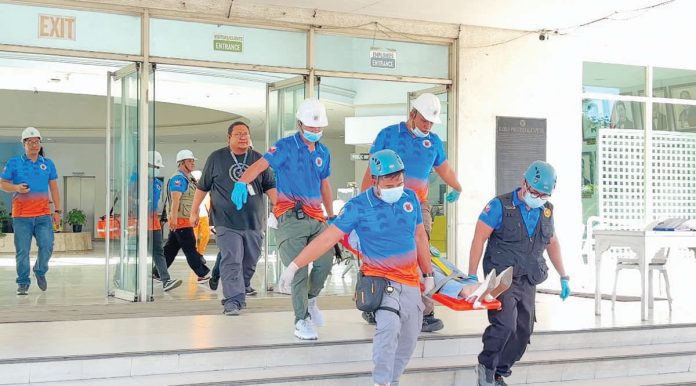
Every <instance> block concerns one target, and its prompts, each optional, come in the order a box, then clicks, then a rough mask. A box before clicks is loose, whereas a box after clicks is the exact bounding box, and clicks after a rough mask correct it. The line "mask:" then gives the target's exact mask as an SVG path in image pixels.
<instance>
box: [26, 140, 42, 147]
mask: <svg viewBox="0 0 696 386" xmlns="http://www.w3.org/2000/svg"><path fill="white" fill-rule="evenodd" d="M24 143H26V144H27V145H32V146H37V145H41V140H40V139H27V140H25V141H24Z"/></svg>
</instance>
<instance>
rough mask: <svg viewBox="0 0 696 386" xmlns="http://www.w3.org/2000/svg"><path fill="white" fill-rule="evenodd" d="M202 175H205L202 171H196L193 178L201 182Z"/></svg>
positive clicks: (192, 174)
mask: <svg viewBox="0 0 696 386" xmlns="http://www.w3.org/2000/svg"><path fill="white" fill-rule="evenodd" d="M202 175H203V173H201V171H200V170H194V171H192V172H191V176H193V178H195V179H196V180H200V179H201V176H202Z"/></svg>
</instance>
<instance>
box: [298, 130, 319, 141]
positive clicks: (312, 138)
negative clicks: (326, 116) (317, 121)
mask: <svg viewBox="0 0 696 386" xmlns="http://www.w3.org/2000/svg"><path fill="white" fill-rule="evenodd" d="M322 134H324V132H323V131H320V132H318V133H312V132H311V131H307V130H302V136H303V137H304V139H306V140H308V141H309V142H317V141H318V140H319V139H321V136H322Z"/></svg>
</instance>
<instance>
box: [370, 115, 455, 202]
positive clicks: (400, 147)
mask: <svg viewBox="0 0 696 386" xmlns="http://www.w3.org/2000/svg"><path fill="white" fill-rule="evenodd" d="M383 149H391V150H394V151H395V152H396V153H397V154H399V157H401V160H402V161H404V167H405V171H404V173H405V177H406V180H405V184H406V187H407V188H409V189H412V190H414V191H415V192H416V194H417V195H418V199H419V200H420V202H425V201H427V200H428V176H429V175H430V172H431V171H432V169H433V167H438V166H440V165H442V163H443V162H445V161H446V160H447V155H446V154H445V147H444V145H443V143H442V140H441V139H440V137H439V136H438V135H437V134H435V133H433V132H430V135H428V136H427V137H425V138H420V137H416V136H414V135H413V134H412V133H411V132H410V131H409V129H408V128H407V127H406V123H405V122H401V123H399V124H397V125H391V126H388V127H386V128H384V129H382V131H380V132H379V134H377V138H375V142H374V143H373V144H372V147H371V148H370V154H373V153H375V152H377V151H379V150H383Z"/></svg>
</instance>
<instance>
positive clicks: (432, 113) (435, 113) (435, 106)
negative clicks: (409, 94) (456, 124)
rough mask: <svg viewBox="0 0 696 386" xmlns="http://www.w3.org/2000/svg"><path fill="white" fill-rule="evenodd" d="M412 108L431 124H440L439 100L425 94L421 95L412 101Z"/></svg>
mask: <svg viewBox="0 0 696 386" xmlns="http://www.w3.org/2000/svg"><path fill="white" fill-rule="evenodd" d="M413 108H414V109H416V110H418V112H419V113H420V114H421V115H422V116H423V118H425V119H427V120H428V121H430V122H432V123H442V121H441V120H440V99H438V97H436V96H435V95H433V94H431V93H429V92H426V93H425V94H421V95H419V96H418V98H416V100H415V101H413Z"/></svg>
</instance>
